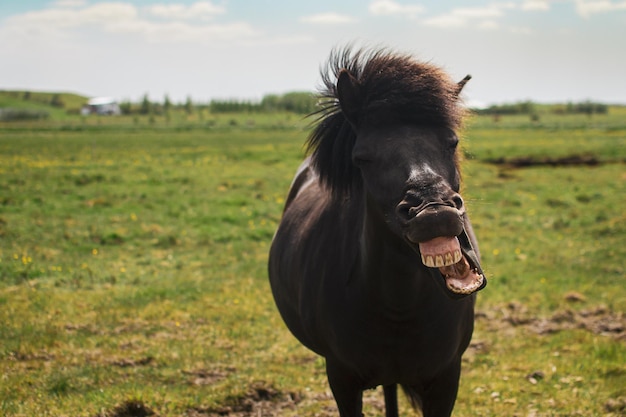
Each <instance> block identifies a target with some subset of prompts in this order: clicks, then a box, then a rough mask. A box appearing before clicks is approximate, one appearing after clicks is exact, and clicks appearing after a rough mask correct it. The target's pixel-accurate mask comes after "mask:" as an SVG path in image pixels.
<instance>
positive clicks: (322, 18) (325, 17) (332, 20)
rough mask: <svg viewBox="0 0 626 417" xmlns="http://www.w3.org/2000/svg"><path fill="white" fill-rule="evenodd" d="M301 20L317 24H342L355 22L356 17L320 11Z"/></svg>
mask: <svg viewBox="0 0 626 417" xmlns="http://www.w3.org/2000/svg"><path fill="white" fill-rule="evenodd" d="M300 21H301V22H304V23H315V24H329V25H334V24H342V23H352V22H355V21H356V19H355V18H353V17H352V16H348V15H342V14H338V13H332V12H331V13H320V14H315V15H311V16H305V17H303V18H301V19H300Z"/></svg>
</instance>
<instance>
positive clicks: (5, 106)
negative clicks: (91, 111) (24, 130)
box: [0, 90, 87, 119]
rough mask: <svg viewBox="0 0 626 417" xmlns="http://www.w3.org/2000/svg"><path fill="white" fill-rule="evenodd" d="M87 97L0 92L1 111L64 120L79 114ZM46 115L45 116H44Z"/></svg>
mask: <svg viewBox="0 0 626 417" xmlns="http://www.w3.org/2000/svg"><path fill="white" fill-rule="evenodd" d="M86 102H87V97H85V96H81V95H78V94H73V93H55V92H35V91H6V90H0V109H2V110H3V111H4V112H5V114H6V113H7V112H9V111H10V112H13V113H16V112H17V113H20V114H22V115H29V114H30V115H33V116H37V115H39V116H41V117H32V118H53V119H59V118H64V117H66V116H67V115H68V114H72V113H73V114H78V112H79V111H80V108H81V107H82V106H83V104H85V103H86ZM44 115H45V116H44Z"/></svg>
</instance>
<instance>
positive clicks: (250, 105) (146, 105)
mask: <svg viewBox="0 0 626 417" xmlns="http://www.w3.org/2000/svg"><path fill="white" fill-rule="evenodd" d="M315 108H316V98H315V96H314V95H313V94H311V93H309V92H291V93H286V94H268V95H266V96H264V97H263V99H262V100H261V101H252V100H238V99H230V100H211V101H210V102H209V103H194V102H193V101H192V99H191V97H187V99H186V101H185V102H184V103H181V104H174V103H172V101H171V100H170V98H169V96H167V95H166V96H165V97H164V99H163V101H162V102H156V101H151V100H150V98H149V97H148V95H147V94H145V95H144V96H143V98H142V99H141V101H140V102H139V103H132V102H130V101H123V102H121V103H120V110H121V111H122V113H123V114H140V115H163V114H165V115H167V114H168V113H169V112H170V111H171V110H173V109H177V110H181V109H182V110H184V111H185V112H186V113H188V114H192V113H194V112H195V111H198V110H208V111H209V112H211V113H269V112H278V111H286V112H293V113H300V114H308V113H311V112H313V111H315Z"/></svg>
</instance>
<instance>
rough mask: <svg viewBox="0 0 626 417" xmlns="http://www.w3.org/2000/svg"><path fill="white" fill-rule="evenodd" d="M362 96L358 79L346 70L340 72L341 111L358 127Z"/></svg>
mask: <svg viewBox="0 0 626 417" xmlns="http://www.w3.org/2000/svg"><path fill="white" fill-rule="evenodd" d="M360 95H361V92H360V87H359V82H358V81H357V79H356V78H354V76H353V75H352V74H350V73H349V72H348V70H346V69H342V70H341V71H339V77H338V79H337V97H338V98H339V105H340V106H341V111H342V112H343V114H344V115H345V116H346V118H347V119H348V121H349V122H350V123H351V124H352V125H353V126H354V125H356V121H357V116H358V114H359V103H360V102H361V100H360Z"/></svg>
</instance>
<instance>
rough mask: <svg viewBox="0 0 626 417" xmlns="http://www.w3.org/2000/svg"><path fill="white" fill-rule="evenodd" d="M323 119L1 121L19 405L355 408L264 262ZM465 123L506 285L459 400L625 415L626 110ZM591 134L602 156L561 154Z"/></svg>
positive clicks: (206, 410)
mask: <svg viewBox="0 0 626 417" xmlns="http://www.w3.org/2000/svg"><path fill="white" fill-rule="evenodd" d="M306 126H307V122H306V121H303V120H302V118H301V117H300V116H296V115H289V114H274V115H246V114H238V115H235V114H232V115H228V114H223V115H211V114H200V115H198V114H196V115H192V116H184V117H183V116H180V117H179V116H177V117H173V118H170V119H165V118H164V117H156V118H152V119H149V118H148V117H119V118H104V117H103V118H98V117H93V118H91V117H90V118H81V117H78V116H75V117H66V118H61V119H53V120H48V121H42V122H37V123H34V122H30V123H26V122H15V123H4V124H0V415H3V416H88V417H96V416H99V417H104V416H107V417H112V416H116V417H121V416H143V415H149V414H150V413H153V415H158V416H217V415H231V416H258V415H263V416H296V415H298V416H302V415H310V416H313V415H317V416H329V415H336V411H335V408H334V401H333V400H332V397H331V395H330V392H329V389H328V387H327V383H326V378H325V374H324V364H323V361H322V360H321V359H319V358H317V357H316V356H315V355H314V354H312V353H310V352H309V351H307V350H306V349H304V348H303V347H301V346H300V345H299V344H298V342H297V341H296V340H295V339H294V338H293V337H292V336H291V335H290V334H289V332H288V331H287V330H286V328H285V327H284V325H283V324H282V321H281V319H280V317H279V315H278V313H277V311H276V309H275V307H274V305H273V301H272V298H271V293H270V290H269V285H268V282H267V274H266V260H267V252H268V249H269V244H270V241H271V238H272V235H273V232H274V230H275V228H276V225H277V223H278V221H279V218H280V214H281V210H282V206H283V204H284V197H285V195H286V192H287V189H288V187H289V184H290V182H291V179H292V176H293V174H294V171H295V169H296V168H297V166H298V165H299V163H300V161H301V159H302V156H303V143H304V140H305V138H306V134H307V132H306ZM463 136H464V139H463V140H464V152H465V154H466V157H465V160H464V162H463V171H464V193H463V194H464V197H465V199H466V201H467V204H468V206H469V210H470V214H471V216H472V220H473V223H474V225H475V229H476V233H477V235H478V238H479V243H480V245H481V252H482V255H483V262H482V263H483V267H484V268H485V270H486V273H487V274H488V279H489V285H488V286H487V288H486V289H485V290H484V291H483V292H481V294H480V296H479V302H478V306H477V310H478V317H477V322H476V331H475V334H474V341H473V343H472V345H471V347H470V349H469V351H468V352H467V354H466V356H465V359H464V368H463V374H462V378H461V388H460V392H459V398H458V400H457V406H456V409H455V416H494V415H501V416H599V415H606V416H620V415H626V289H625V287H624V279H625V278H626V272H625V265H626V262H625V261H624V259H626V226H625V225H626V211H625V210H624V203H625V202H626V201H625V198H624V196H625V195H626V165H625V161H626V114H624V112H623V109H622V108H617V109H614V110H612V111H611V112H610V113H609V115H606V116H598V115H594V116H593V117H592V118H587V117H586V116H542V117H541V119H540V120H539V121H535V122H531V121H530V120H529V119H528V118H527V117H526V118H523V117H504V118H502V119H501V120H500V121H498V122H494V121H493V120H492V119H491V118H488V117H482V116H481V117H474V118H473V119H472V120H471V121H470V122H469V123H468V127H467V129H466V131H465V132H464V135H463ZM572 155H577V156H587V157H589V156H591V157H593V158H594V159H595V160H596V164H595V165H591V166H590V165H564V166H555V164H554V163H553V164H549V163H546V161H547V158H552V159H550V161H552V162H554V161H558V160H560V159H559V158H564V157H569V156H572ZM522 157H528V158H529V159H530V161H531V162H532V163H533V164H532V165H531V166H528V167H525V168H518V167H515V166H514V165H513V164H511V163H510V162H511V161H513V160H514V159H515V158H522ZM489 161H492V162H489ZM493 162H498V163H493ZM402 409H403V410H404V412H405V414H407V415H413V412H412V411H409V408H408V405H407V404H406V402H403V403H402ZM365 412H366V415H368V416H382V415H383V409H382V394H381V393H380V392H379V391H374V392H368V393H367V395H366V406H365Z"/></svg>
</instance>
